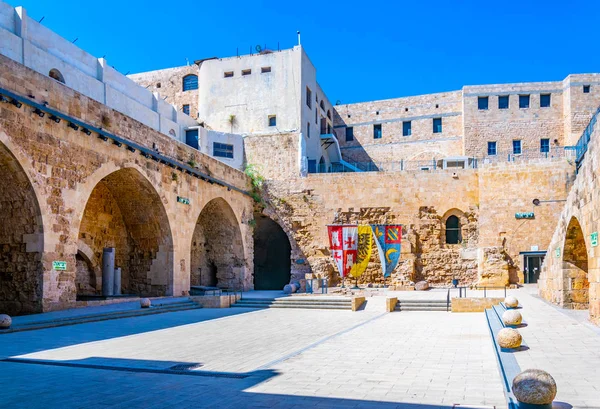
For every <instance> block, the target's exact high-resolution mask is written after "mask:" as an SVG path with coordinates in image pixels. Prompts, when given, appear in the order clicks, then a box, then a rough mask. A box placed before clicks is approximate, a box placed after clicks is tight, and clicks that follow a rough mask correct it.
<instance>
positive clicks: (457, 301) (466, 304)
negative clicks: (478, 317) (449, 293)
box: [452, 298, 504, 312]
mask: <svg viewBox="0 0 600 409" xmlns="http://www.w3.org/2000/svg"><path fill="white" fill-rule="evenodd" d="M502 301H504V298H453V299H452V312H483V311H485V310H486V308H491V307H492V306H493V305H497V304H500V303H501V302H502Z"/></svg>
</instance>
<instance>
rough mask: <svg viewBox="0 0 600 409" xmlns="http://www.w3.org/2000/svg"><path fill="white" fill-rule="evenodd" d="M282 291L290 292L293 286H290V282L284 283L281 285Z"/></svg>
mask: <svg viewBox="0 0 600 409" xmlns="http://www.w3.org/2000/svg"><path fill="white" fill-rule="evenodd" d="M283 292H284V293H286V294H291V293H293V292H294V291H293V287H292V285H291V284H286V285H284V286H283Z"/></svg>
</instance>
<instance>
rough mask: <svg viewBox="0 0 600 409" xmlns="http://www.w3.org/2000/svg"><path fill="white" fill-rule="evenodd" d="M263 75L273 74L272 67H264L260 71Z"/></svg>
mask: <svg viewBox="0 0 600 409" xmlns="http://www.w3.org/2000/svg"><path fill="white" fill-rule="evenodd" d="M260 72H261V74H264V73H267V72H271V67H262V68H261V69H260Z"/></svg>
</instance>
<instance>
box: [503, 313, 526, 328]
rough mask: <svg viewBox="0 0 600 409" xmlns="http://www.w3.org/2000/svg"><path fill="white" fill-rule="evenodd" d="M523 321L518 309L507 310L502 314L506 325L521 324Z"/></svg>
mask: <svg viewBox="0 0 600 409" xmlns="http://www.w3.org/2000/svg"><path fill="white" fill-rule="evenodd" d="M522 321H523V317H522V316H521V313H520V312H519V311H517V310H506V311H504V314H502V322H504V325H520V324H521V322H522Z"/></svg>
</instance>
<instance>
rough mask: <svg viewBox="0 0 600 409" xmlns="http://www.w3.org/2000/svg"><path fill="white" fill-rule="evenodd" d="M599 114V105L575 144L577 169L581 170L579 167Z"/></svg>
mask: <svg viewBox="0 0 600 409" xmlns="http://www.w3.org/2000/svg"><path fill="white" fill-rule="evenodd" d="M598 115H600V107H598V109H597V110H596V112H595V113H594V115H593V116H592V118H591V119H590V122H589V123H588V125H587V126H586V127H585V129H584V131H583V133H582V134H581V136H580V137H579V140H578V141H577V143H576V144H575V152H576V159H575V166H576V170H579V168H580V167H581V163H582V162H583V158H584V156H585V153H586V152H587V148H588V144H589V143H590V139H591V137H592V133H593V132H594V127H595V126H596V122H597V121H598Z"/></svg>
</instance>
